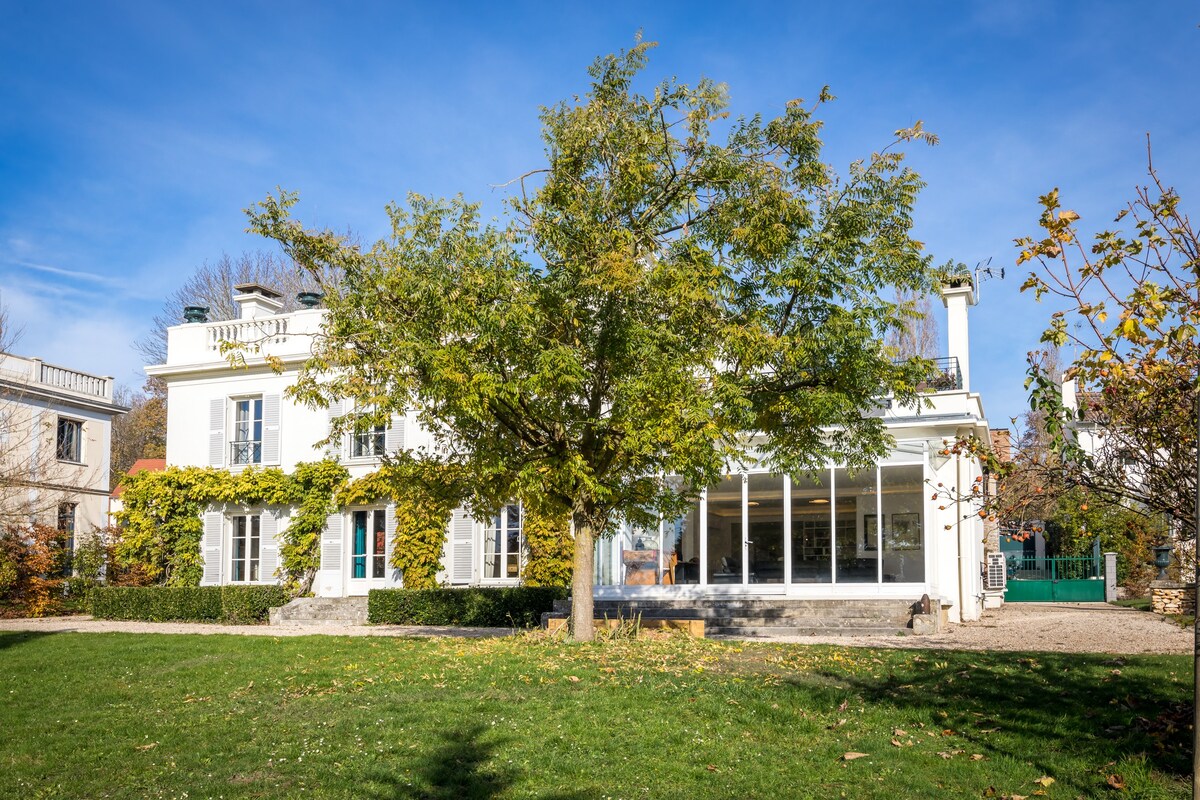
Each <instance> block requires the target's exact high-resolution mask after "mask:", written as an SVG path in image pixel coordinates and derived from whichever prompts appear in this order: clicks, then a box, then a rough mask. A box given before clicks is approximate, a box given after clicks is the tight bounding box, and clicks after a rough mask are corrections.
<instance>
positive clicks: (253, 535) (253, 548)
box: [250, 516, 260, 581]
mask: <svg viewBox="0 0 1200 800" xmlns="http://www.w3.org/2000/svg"><path fill="white" fill-rule="evenodd" d="M259 530H260V529H259V517H257V516H254V517H250V580H252V581H256V580H258V548H259Z"/></svg>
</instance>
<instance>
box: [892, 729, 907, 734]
mask: <svg viewBox="0 0 1200 800" xmlns="http://www.w3.org/2000/svg"><path fill="white" fill-rule="evenodd" d="M892 736H908V731H906V730H902V729H901V728H896V729H895V730H894V731H892Z"/></svg>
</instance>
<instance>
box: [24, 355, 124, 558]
mask: <svg viewBox="0 0 1200 800" xmlns="http://www.w3.org/2000/svg"><path fill="white" fill-rule="evenodd" d="M125 411H128V409H126V408H124V407H122V406H119V405H117V404H116V403H115V402H113V380H112V378H109V377H103V376H99V375H91V374H89V373H86V372H80V371H78V370H74V369H69V368H67V367H59V366H55V365H53V364H47V363H45V362H43V361H42V360H41V359H38V358H23V357H21V356H15V355H12V354H9V353H0V517H2V518H3V519H2V521H3V523H4V524H9V525H24V524H31V523H33V524H40V525H46V526H49V527H57V528H58V529H60V530H62V531H64V532H66V533H67V535H68V541H70V542H71V543H72V544H74V543H75V542H77V541H79V538H80V537H81V536H83V535H87V534H90V533H92V532H94V531H97V530H99V529H101V528H104V527H105V526H106V525H107V523H108V516H107V515H108V493H109V488H110V487H109V445H110V442H111V438H112V420H113V417H114V416H116V415H117V414H122V413H124V412H125Z"/></svg>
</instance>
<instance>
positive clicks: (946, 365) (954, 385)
mask: <svg viewBox="0 0 1200 800" xmlns="http://www.w3.org/2000/svg"><path fill="white" fill-rule="evenodd" d="M933 364H934V366H935V367H936V368H937V373H935V374H934V376H933V377H932V378H930V379H929V381H928V384H929V388H931V389H933V390H935V391H939V392H948V391H952V390H954V389H961V388H962V370H960V369H959V368H958V356H943V357H941V358H935V359H933Z"/></svg>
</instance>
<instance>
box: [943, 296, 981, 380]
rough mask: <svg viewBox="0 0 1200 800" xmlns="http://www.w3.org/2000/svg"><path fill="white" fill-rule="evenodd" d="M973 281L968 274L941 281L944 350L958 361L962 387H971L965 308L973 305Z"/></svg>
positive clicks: (974, 298) (969, 349) (975, 299)
mask: <svg viewBox="0 0 1200 800" xmlns="http://www.w3.org/2000/svg"><path fill="white" fill-rule="evenodd" d="M977 302H978V299H977V298H976V296H975V281H974V279H972V278H971V276H970V275H953V276H951V277H950V278H948V279H946V281H945V282H943V283H942V303H944V304H945V306H946V351H947V353H946V354H947V355H948V356H950V357H951V358H953V359H956V360H957V361H958V369H959V373H960V374H961V375H962V388H963V389H964V390H966V391H970V389H971V348H970V340H969V336H968V333H967V309H968V308H969V307H970V306H973V305H975V304H976V303H977Z"/></svg>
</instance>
